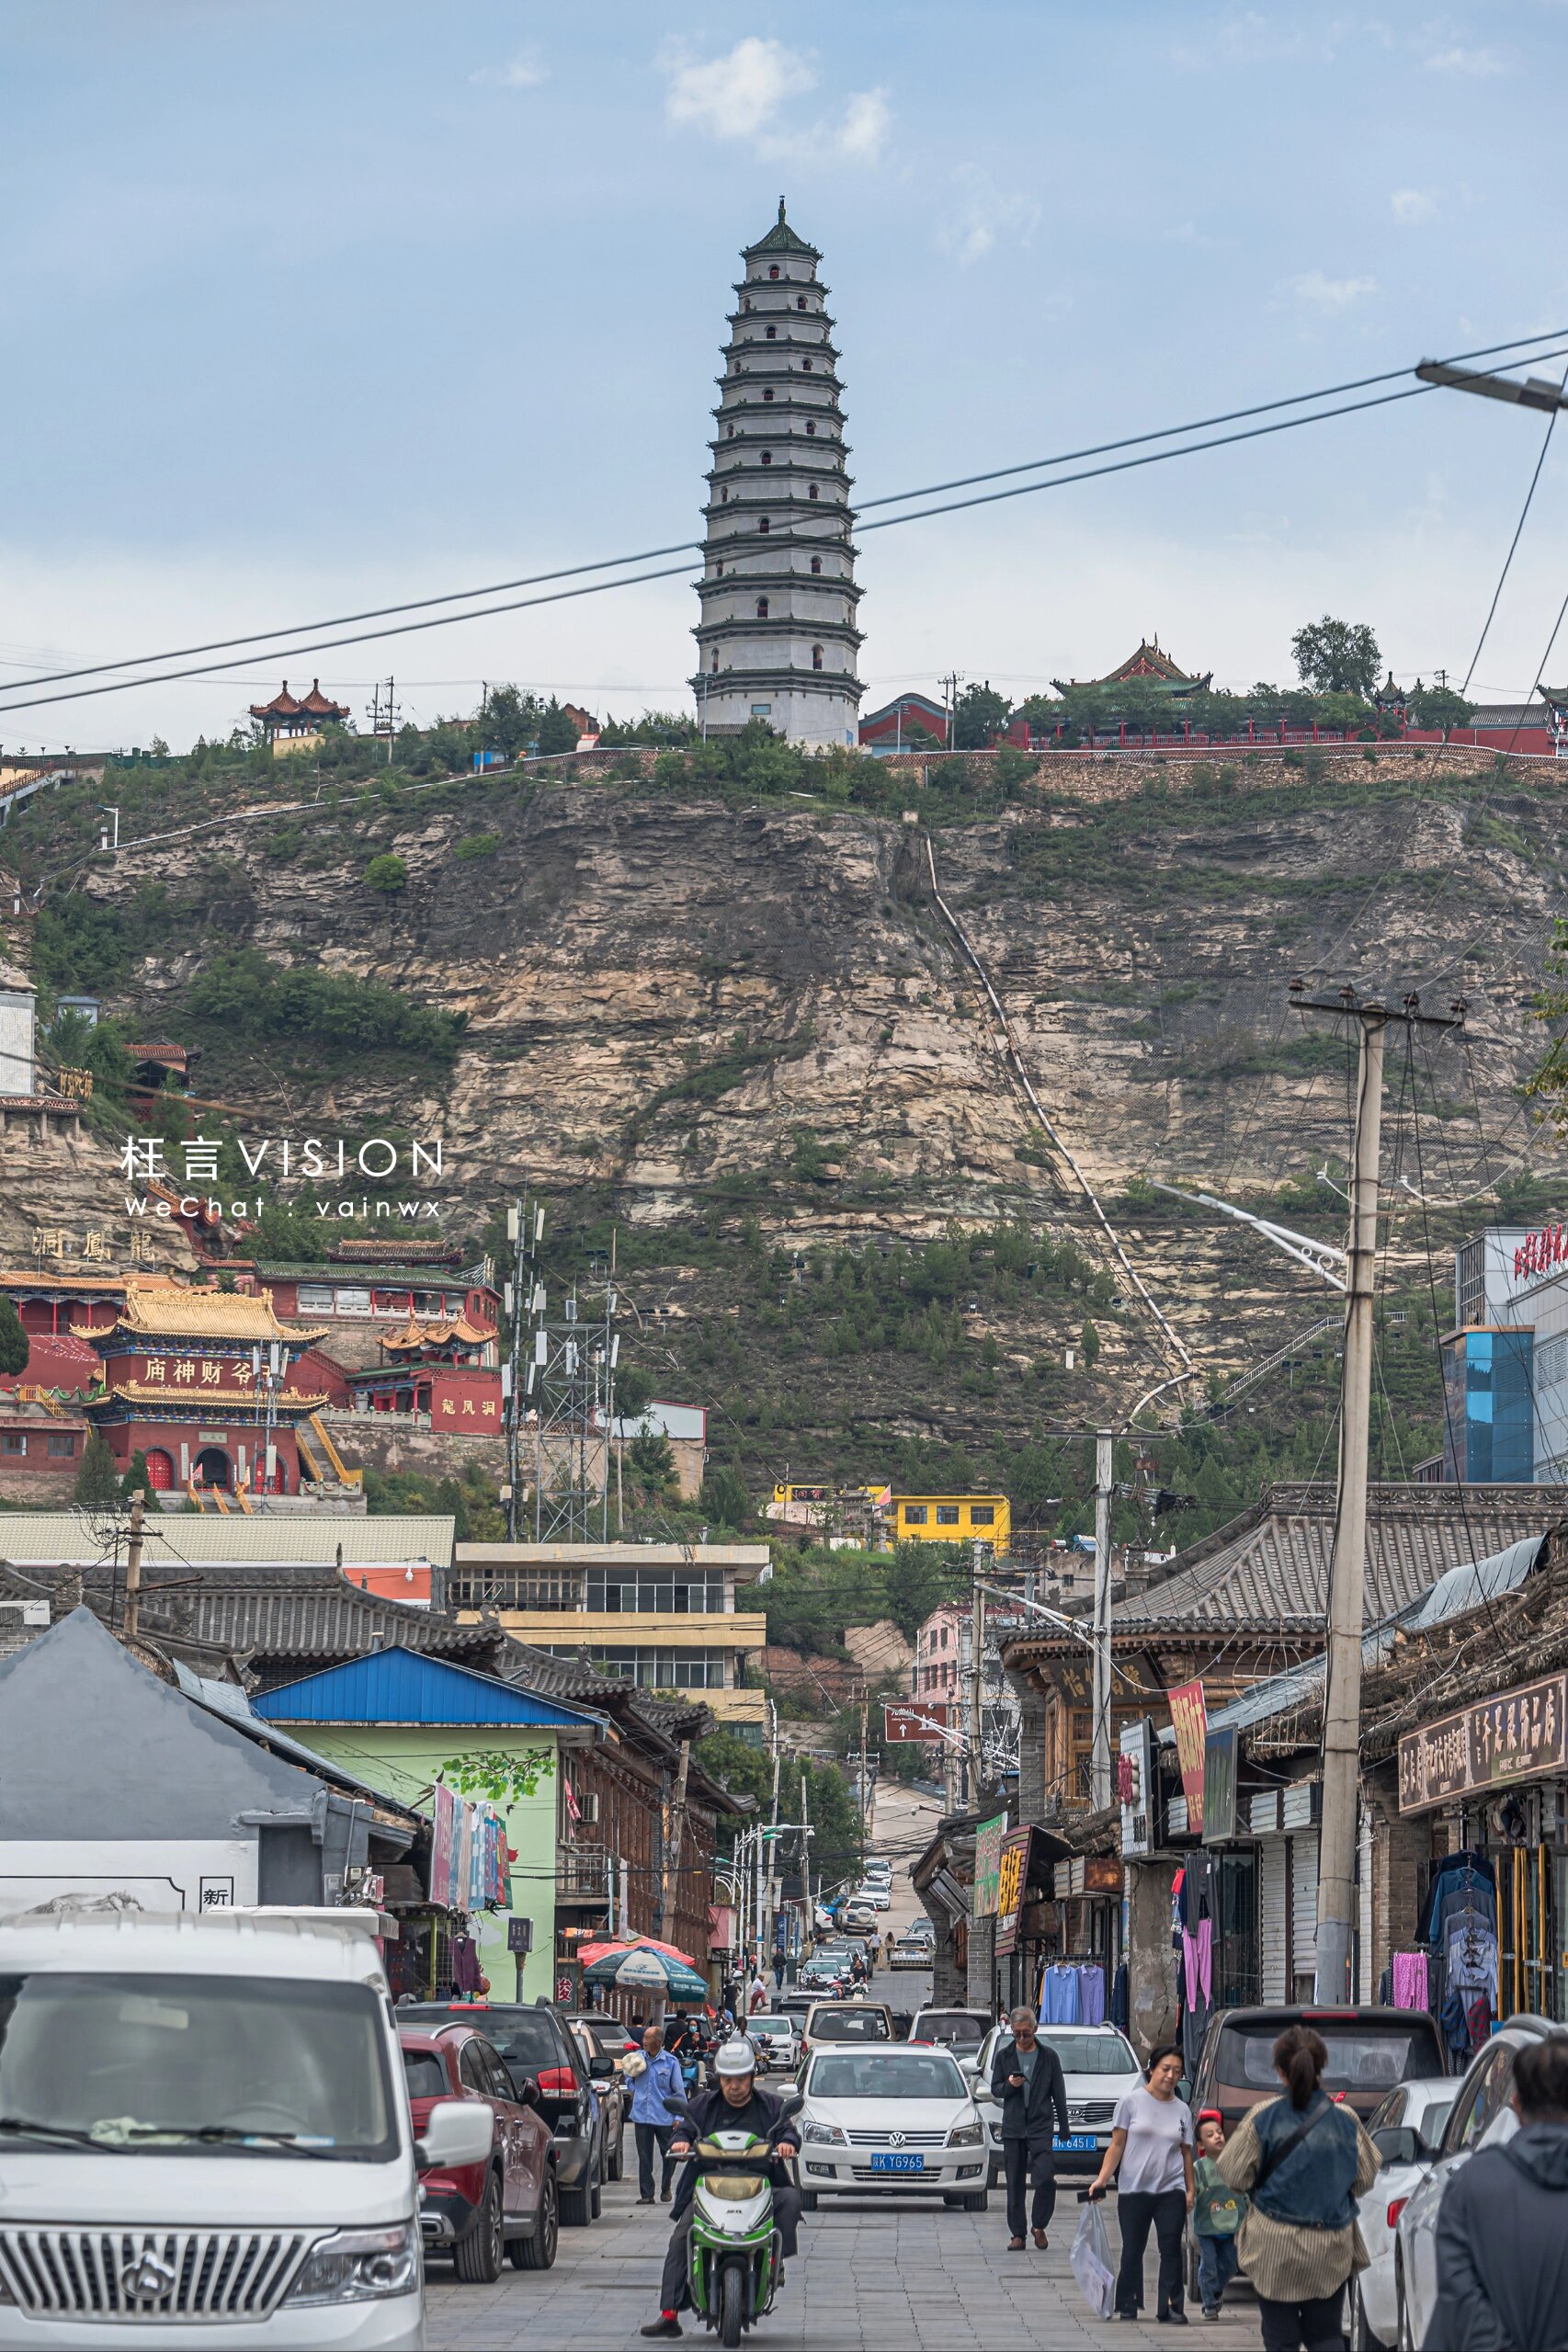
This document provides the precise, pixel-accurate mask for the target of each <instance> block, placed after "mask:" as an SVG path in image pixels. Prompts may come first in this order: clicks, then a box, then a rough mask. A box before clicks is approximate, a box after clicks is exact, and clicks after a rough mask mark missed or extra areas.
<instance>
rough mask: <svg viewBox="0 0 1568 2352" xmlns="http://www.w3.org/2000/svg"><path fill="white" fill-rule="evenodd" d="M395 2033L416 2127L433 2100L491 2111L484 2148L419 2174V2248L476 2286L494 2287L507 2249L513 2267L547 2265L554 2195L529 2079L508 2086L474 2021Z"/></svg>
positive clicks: (545, 2130) (547, 2145)
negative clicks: (447, 2259) (474, 2157)
mask: <svg viewBox="0 0 1568 2352" xmlns="http://www.w3.org/2000/svg"><path fill="white" fill-rule="evenodd" d="M403 2014H404V2015H405V2016H406V2014H407V2012H406V2011H404V2012H403ZM398 2040H399V2043H400V2044H401V2046H402V2050H403V2076H404V2079H405V2080H406V2082H407V2085H408V2103H409V2107H410V2109H411V2111H412V2113H413V2116H414V2128H415V2131H418V2130H421V2129H422V2128H423V2126H424V2123H425V2121H426V2118H427V2117H428V2115H429V2113H430V2110H431V2108H433V2107H434V2106H435V2105H436V2103H437V2100H438V2099H475V2100H478V2101H480V2102H481V2103H482V2104H483V2106H485V2107H487V2108H489V2110H490V2113H491V2115H492V2117H493V2118H494V2125H493V2138H492V2142H491V2146H490V2148H489V2149H488V2150H487V2151H486V2153H485V2154H484V2155H483V2156H482V2157H481V2158H480V2159H479V2160H478V2161H477V2162H476V2163H474V2164H470V2165H447V2166H445V2167H444V2168H443V2169H442V2170H441V2171H439V2172H431V2173H426V2176H425V2178H424V2180H423V2182H422V2183H421V2195H420V2199H419V2225H420V2230H421V2232H422V2233H423V2236H424V2240H425V2251H426V2255H431V2254H437V2255H444V2254H449V2255H451V2257H452V2264H453V2267H454V2268H455V2269H456V2271H457V2274H458V2277H459V2278H463V2279H467V2280H468V2281H470V2282H471V2283H472V2284H473V2285H475V2286H487V2287H488V2286H494V2283H495V2281H496V2279H497V2278H500V2276H501V2265H502V2263H503V2261H504V2259H505V2257H506V2255H508V2254H509V2255H511V2257H512V2260H513V2262H514V2263H515V2264H516V2265H517V2268H518V2269H519V2270H548V2269H549V2268H550V2267H551V2264H552V2263H553V2262H554V2260H555V2246H556V2239H557V2236H558V2234H559V2230H560V2220H561V2214H560V2205H559V2201H558V2200H559V2193H560V2192H559V2188H558V2185H557V2182H556V2177H555V2153H554V2143H553V2140H552V2138H551V2130H550V2126H549V2124H548V2123H546V2122H545V2120H544V2119H543V2117H542V2116H541V2115H540V2112H539V2093H538V2091H537V2090H536V2089H535V2088H534V2085H533V2083H532V2081H531V2080H525V2081H524V2082H522V2083H521V2084H515V2083H514V2081H513V2079H512V2075H511V2073H510V2071H509V2069H508V2067H507V2065H506V2060H505V2059H504V2058H503V2057H502V2056H501V2054H500V2052H499V2051H496V2050H494V2049H493V2048H492V2047H491V2044H490V2043H489V2042H488V2041H487V2040H485V2038H484V2036H483V2034H482V2033H477V2032H476V2031H475V2030H474V2028H473V2027H472V2026H456V2025H449V2026H435V2027H430V2026H426V2027H423V2028H422V2027H418V2026H408V2025H402V2024H400V2025H399V2028H398Z"/></svg>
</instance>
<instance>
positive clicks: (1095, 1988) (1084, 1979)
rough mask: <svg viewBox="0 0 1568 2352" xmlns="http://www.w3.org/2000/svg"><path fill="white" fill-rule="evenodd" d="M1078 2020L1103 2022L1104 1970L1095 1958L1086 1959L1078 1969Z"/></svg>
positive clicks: (1095, 2022) (1082, 2023)
mask: <svg viewBox="0 0 1568 2352" xmlns="http://www.w3.org/2000/svg"><path fill="white" fill-rule="evenodd" d="M1078 2022H1079V2024H1080V2025H1085V2026H1103V2025H1104V2023H1105V1971H1104V1969H1103V1968H1101V1966H1100V1964H1099V1962H1098V1961H1097V1960H1086V1961H1085V1963H1084V1965H1083V1966H1082V1967H1081V1968H1080V1969H1079V1971H1078Z"/></svg>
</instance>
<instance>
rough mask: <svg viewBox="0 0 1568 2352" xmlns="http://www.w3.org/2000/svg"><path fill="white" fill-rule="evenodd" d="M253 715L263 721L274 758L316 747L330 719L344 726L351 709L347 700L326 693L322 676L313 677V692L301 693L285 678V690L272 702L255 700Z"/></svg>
mask: <svg viewBox="0 0 1568 2352" xmlns="http://www.w3.org/2000/svg"><path fill="white" fill-rule="evenodd" d="M250 715H251V717H252V718H253V719H256V720H258V721H259V722H260V724H261V732H262V733H263V734H264V735H265V736H266V738H267V742H268V744H270V745H271V747H272V756H273V757H274V759H280V758H282V757H283V756H284V755H285V754H286V753H289V752H295V751H312V750H313V749H314V747H315V745H316V744H318V743H320V741H321V731H322V729H323V727H324V726H325V725H326V724H327V723H328V722H329V721H335V722H336V723H337V724H338V725H339V726H342V725H344V724H346V723H347V720H348V718H349V717H350V715H351V713H350V711H349V708H348V705H347V702H334V701H333V699H332V698H331V696H330V695H326V694H324V693H323V692H322V690H321V680H320V678H319V677H313V678H312V680H311V690H310V692H309V694H301V695H294V694H290V691H289V681H288V679H287V678H285V679H284V681H283V691H282V693H281V694H275V695H274V696H273V698H272V699H271V701H270V702H253V703H252V704H251V707H250Z"/></svg>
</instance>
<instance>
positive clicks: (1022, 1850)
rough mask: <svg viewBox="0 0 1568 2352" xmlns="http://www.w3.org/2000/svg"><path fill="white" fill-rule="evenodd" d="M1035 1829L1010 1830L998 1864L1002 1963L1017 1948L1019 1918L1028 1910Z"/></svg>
mask: <svg viewBox="0 0 1568 2352" xmlns="http://www.w3.org/2000/svg"><path fill="white" fill-rule="evenodd" d="M1033 1835H1034V1832H1033V1830H1031V1829H1010V1830H1009V1831H1008V1832H1007V1835H1006V1837H1005V1838H1004V1839H1003V1840H1002V1852H1001V1856H1000V1858H999V1859H998V1861H997V1864H996V1944H995V1951H996V1957H997V1959H998V1960H1006V1957H1007V1954H1008V1953H1009V1952H1010V1951H1013V1950H1015V1949H1017V1941H1018V1918H1019V1915H1020V1914H1021V1912H1022V1910H1023V1907H1024V1888H1025V1886H1026V1884H1027V1883H1028V1859H1029V1843H1030V1840H1031V1839H1032V1837H1033Z"/></svg>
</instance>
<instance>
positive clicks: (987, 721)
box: [950, 678, 1013, 751]
mask: <svg viewBox="0 0 1568 2352" xmlns="http://www.w3.org/2000/svg"><path fill="white" fill-rule="evenodd" d="M1012 711H1013V706H1012V704H1011V703H1010V702H1009V701H1008V699H1007V698H1006V695H1005V694H997V693H995V692H994V690H993V687H992V685H991V681H990V679H989V678H987V680H986V682H985V684H984V685H983V686H966V687H965V688H964V690H963V692H962V693H961V694H960V696H959V698H958V699H957V701H956V702H955V703H954V705H953V740H952V744H951V745H950V749H952V750H953V751H983V750H984V749H985V747H986V745H987V744H989V743H990V741H991V739H992V737H993V735H999V734H1000V733H1001V732H1002V730H1003V728H1004V727H1005V726H1006V723H1007V722H1008V720H1009V719H1010V718H1011V716H1012Z"/></svg>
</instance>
